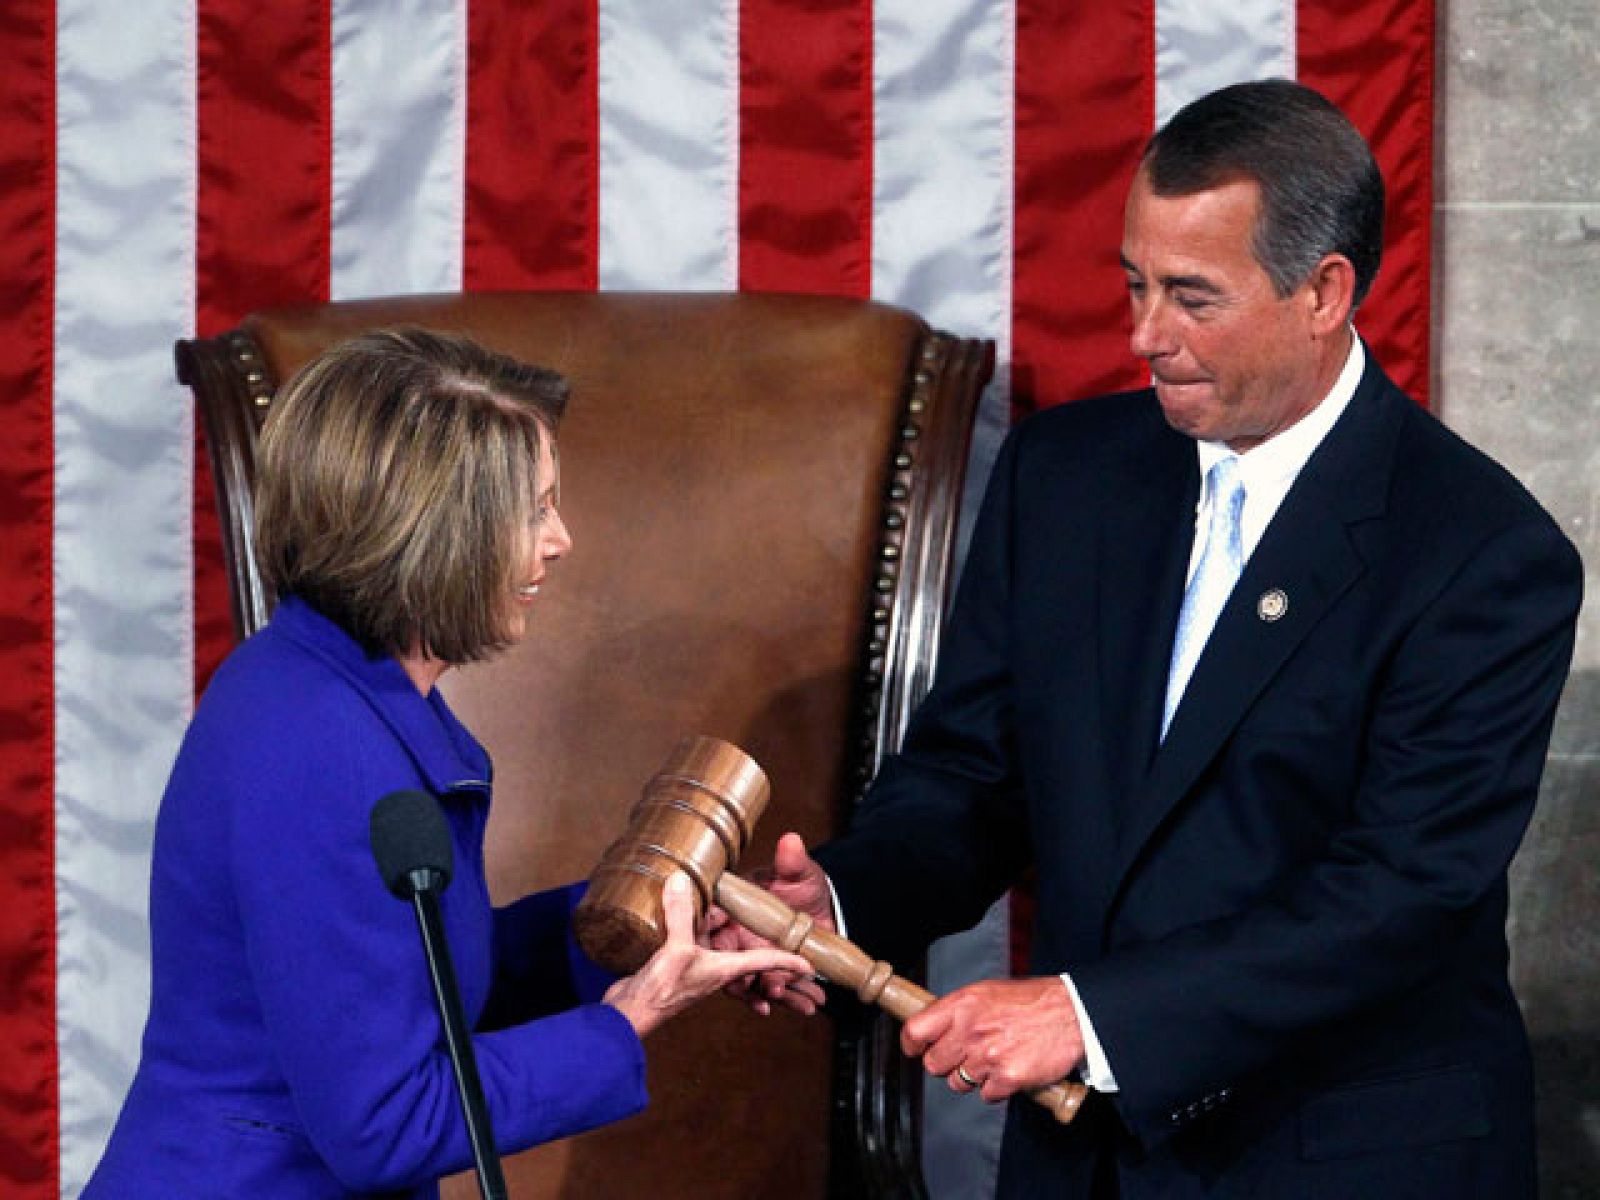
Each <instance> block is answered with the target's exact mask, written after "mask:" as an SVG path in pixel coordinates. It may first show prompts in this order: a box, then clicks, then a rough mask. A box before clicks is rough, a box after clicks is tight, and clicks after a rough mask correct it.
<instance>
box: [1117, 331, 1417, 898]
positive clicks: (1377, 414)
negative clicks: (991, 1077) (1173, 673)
mask: <svg viewBox="0 0 1600 1200" xmlns="http://www.w3.org/2000/svg"><path fill="white" fill-rule="evenodd" d="M1409 403H1411V402H1410V401H1409V400H1407V399H1406V398H1405V397H1404V396H1403V395H1402V394H1401V393H1400V392H1399V391H1398V390H1396V389H1395V388H1394V385H1393V384H1391V383H1389V381H1388V379H1387V378H1386V377H1385V376H1384V375H1383V374H1382V372H1381V371H1380V370H1379V369H1378V368H1377V367H1376V365H1375V364H1374V363H1373V361H1372V358H1371V356H1370V355H1369V356H1368V366H1367V372H1366V374H1365V375H1364V376H1363V378H1362V381H1361V385H1360V386H1359V387H1358V388H1357V390H1356V394H1355V396H1354V397H1353V398H1352V400H1351V402H1350V407H1349V408H1348V409H1347V410H1346V411H1345V413H1344V415H1343V416H1342V417H1341V418H1340V420H1339V423H1338V424H1337V425H1336V426H1334V428H1333V430H1332V431H1331V432H1330V433H1329V435H1328V437H1327V440H1326V441H1325V442H1324V443H1323V444H1322V446H1321V447H1319V448H1318V450H1317V451H1316V453H1315V454H1313V455H1312V457H1311V460H1310V461H1309V462H1307V464H1306V466H1305V469H1304V470H1303V471H1302V472H1301V475H1300V478H1299V479H1298V480H1296V482H1295V484H1294V486H1293V487H1292V488H1291V489H1290V491H1289V494H1288V496H1286V497H1285V499H1284V502H1283V505H1282V507H1281V508H1280V509H1279V510H1278V513H1277V515H1276V516H1275V517H1274V518H1273V521H1272V523H1271V525H1270V526H1269V527H1268V528H1267V531H1266V533H1265V534H1264V535H1263V536H1262V539H1261V543H1260V545H1258V546H1257V547H1256V550H1255V553H1254V554H1252V555H1251V557H1250V561H1249V562H1248V563H1247V564H1246V566H1245V569H1244V573H1243V574H1242V575H1241V576H1240V578H1239V583H1238V586H1237V587H1235V589H1234V592H1233V595H1232V596H1230V597H1229V599H1228V602H1227V604H1226V606H1225V607H1224V608H1223V610H1222V613H1221V615H1220V616H1219V617H1218V618H1217V624H1216V627H1215V629H1213V631H1212V634H1211V637H1210V639H1209V640H1208V641H1207V643H1206V647H1205V650H1204V652H1203V653H1202V654H1201V656H1200V661H1199V662H1198V663H1197V664H1196V666H1195V671H1194V675H1193V676H1192V678H1191V679H1190V681H1189V686H1188V689H1187V690H1186V691H1185V693H1184V698H1183V701H1182V702H1181V703H1180V704H1179V706H1178V710H1177V712H1176V713H1175V714H1174V715H1173V719H1172V725H1171V727H1170V728H1169V729H1168V731H1167V737H1166V740H1165V741H1163V742H1162V743H1161V744H1160V746H1159V748H1158V749H1157V751H1156V753H1155V756H1154V759H1153V760H1151V761H1150V769H1149V773H1148V775H1147V776H1146V777H1145V779H1144V780H1143V783H1142V785H1140V786H1138V787H1137V788H1135V789H1134V791H1133V793H1132V795H1131V797H1130V799H1129V801H1128V802H1127V804H1126V806H1125V811H1124V814H1123V819H1122V821H1121V836H1120V837H1119V839H1118V862H1117V866H1116V869H1115V871H1114V878H1115V880H1117V881H1118V883H1119V884H1120V881H1122V880H1123V879H1124V878H1125V877H1126V875H1127V873H1128V871H1129V870H1131V868H1132V867H1133V865H1134V863H1135V862H1136V861H1137V859H1138V857H1139V855H1140V853H1141V851H1142V850H1143V848H1144V846H1145V845H1146V843H1147V842H1148V841H1149V840H1150V838H1151V837H1152V836H1153V835H1154V833H1155V832H1156V830H1157V829H1159V828H1160V826H1161V824H1162V822H1163V821H1164V820H1165V819H1166V818H1167V816H1168V814H1169V813H1171V812H1172V810H1173V808H1174V807H1175V806H1176V805H1177V804H1178V803H1179V802H1180V801H1181V800H1182V799H1183V798H1184V796H1185V795H1186V794H1187V793H1188V792H1189V790H1190V789H1191V788H1192V787H1193V786H1194V784H1195V782H1196V780H1197V779H1198V778H1199V777H1200V775H1201V773H1202V772H1203V771H1204V770H1205V768H1206V767H1207V765H1208V764H1209V763H1210V762H1211V761H1212V759H1214V758H1215V757H1216V755H1217V753H1218V751H1219V750H1221V749H1222V747H1223V746H1224V745H1225V744H1226V742H1227V739H1228V737H1229V736H1230V735H1231V734H1232V733H1233V731H1234V729H1235V728H1236V727H1237V726H1238V724H1239V721H1240V720H1241V719H1242V718H1243V716H1244V714H1245V713H1246V712H1247V711H1248V710H1249V708H1250V706H1251V704H1252V703H1254V702H1255V700H1256V698H1257V697H1258V696H1259V695H1260V694H1261V691H1262V689H1263V688H1265V687H1266V686H1267V684H1268V683H1269V682H1271V680H1272V678H1273V677H1274V676H1275V675H1276V674H1277V673H1278V672H1279V670H1280V669H1281V668H1282V667H1283V665H1284V664H1285V663H1286V662H1287V661H1288V660H1289V659H1290V657H1291V656H1292V655H1293V654H1294V652H1295V650H1296V649H1297V648H1298V647H1299V646H1300V645H1301V643H1302V642H1303V641H1304V640H1305V638H1306V636H1307V635H1308V634H1309V633H1310V632H1311V630H1312V629H1313V628H1315V626H1316V625H1317V623H1318V622H1319V621H1320V620H1321V618H1322V616H1323V615H1324V614H1325V613H1326V612H1327V611H1328V609H1329V608H1330V607H1331V606H1332V605H1334V604H1335V603H1337V601H1338V600H1339V598H1340V596H1342V595H1343V594H1344V593H1345V592H1346V591H1347V590H1348V589H1349V588H1350V587H1351V585H1352V584H1354V583H1355V581H1356V580H1357V579H1358V578H1360V576H1361V574H1362V573H1363V571H1364V569H1365V567H1364V564H1363V562H1362V559H1361V556H1360V554H1359V553H1358V551H1357V548H1356V545H1355V543H1354V542H1353V541H1352V538H1351V526H1352V525H1354V524H1357V523H1359V522H1361V521H1365V520H1369V519H1371V518H1373V517H1376V516H1379V515H1381V514H1382V512H1383V508H1384V501H1385V496H1386V494H1387V492H1388V483H1389V479H1390V475H1391V471H1392V463H1393V458H1394V449H1395V440H1396V436H1397V432H1398V418H1399V415H1400V410H1399V409H1398V408H1397V405H1402V404H1409ZM1180 578H1181V577H1180ZM1178 590H1179V592H1180V593H1181V590H1182V585H1181V582H1180V584H1179V587H1178ZM1272 592H1277V593H1281V595H1282V598H1283V599H1284V600H1285V601H1286V606H1285V607H1284V608H1283V611H1282V613H1281V615H1279V616H1278V617H1277V618H1276V619H1271V620H1269V619H1266V618H1265V617H1264V616H1263V615H1262V610H1263V608H1265V609H1266V610H1267V612H1268V613H1269V615H1270V612H1271V611H1272V610H1273V607H1274V605H1273V601H1272V600H1268V599H1264V598H1265V597H1267V595H1268V593H1272ZM1180 602H1181V601H1180ZM1177 603H1179V602H1174V609H1173V611H1174V614H1175V613H1176V604H1177ZM1173 620H1175V615H1174V618H1173ZM1153 628H1158V629H1160V630H1161V631H1162V634H1161V635H1158V636H1156V640H1157V641H1160V642H1161V643H1162V645H1163V647H1165V648H1170V645H1171V639H1172V623H1171V621H1169V622H1168V623H1166V624H1165V625H1161V626H1156V627H1153ZM1160 657H1161V658H1162V664H1161V687H1162V688H1163V689H1164V688H1165V681H1166V674H1165V672H1166V656H1165V654H1163V655H1161V656H1160ZM1157 704H1159V700H1158V701H1157ZM1156 719H1157V720H1159V717H1157V718H1156ZM1107 913H1108V916H1109V914H1110V909H1109V907H1108V910H1107Z"/></svg>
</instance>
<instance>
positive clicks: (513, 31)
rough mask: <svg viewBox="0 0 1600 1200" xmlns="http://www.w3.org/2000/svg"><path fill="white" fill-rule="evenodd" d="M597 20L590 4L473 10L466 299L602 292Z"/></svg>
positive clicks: (563, 1) (585, 0)
mask: <svg viewBox="0 0 1600 1200" xmlns="http://www.w3.org/2000/svg"><path fill="white" fill-rule="evenodd" d="M597 11H598V10H597V8H596V6H595V4H594V3H593V0H544V2H543V3H540V4H529V5H488V4H473V5H469V6H468V22H469V24H468V30H467V39H468V61H469V62H470V63H471V70H470V71H469V73H468V76H467V165H466V172H467V183H466V229H465V233H464V238H465V244H464V247H463V249H464V262H463V264H462V273H463V286H464V287H466V288H467V289H468V290H488V289H496V288H576V289H590V288H593V287H594V286H595V281H596V277H597V274H598V261H599V224H600V213H599V194H600V166H599V91H598V83H597V74H598V69H599V68H598V62H599V59H598V48H597V42H598V16H597Z"/></svg>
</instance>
